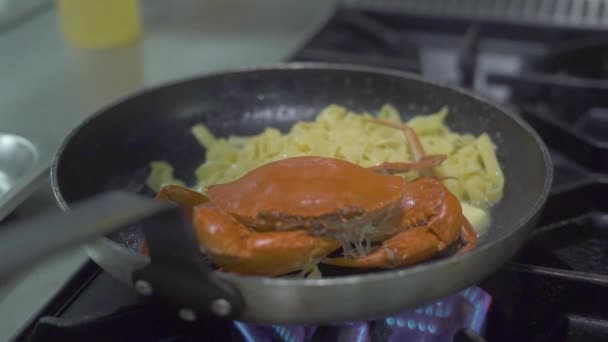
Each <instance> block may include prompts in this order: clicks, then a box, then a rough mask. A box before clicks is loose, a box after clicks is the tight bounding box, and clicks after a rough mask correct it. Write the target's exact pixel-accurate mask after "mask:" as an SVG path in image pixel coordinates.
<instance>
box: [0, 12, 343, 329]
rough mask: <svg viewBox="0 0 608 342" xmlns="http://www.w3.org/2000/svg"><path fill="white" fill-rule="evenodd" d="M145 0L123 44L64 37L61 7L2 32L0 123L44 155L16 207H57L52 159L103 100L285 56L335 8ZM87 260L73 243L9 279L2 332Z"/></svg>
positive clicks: (1, 304)
mask: <svg viewBox="0 0 608 342" xmlns="http://www.w3.org/2000/svg"><path fill="white" fill-rule="evenodd" d="M142 3H143V15H144V32H143V36H142V39H141V41H140V42H139V43H138V44H135V45H133V46H129V47H124V48H120V49H113V50H98V51H83V50H79V49H75V48H71V47H67V46H65V45H64V44H63V42H62V39H61V35H60V31H59V29H58V21H57V16H56V13H55V11H54V9H51V10H49V11H46V12H44V13H41V14H39V15H37V16H36V17H34V18H31V19H29V20H28V21H26V22H24V23H22V24H20V25H19V26H17V27H15V28H13V29H11V30H9V31H6V32H0V75H1V77H0V130H2V131H8V132H12V133H17V134H20V135H22V136H24V137H26V138H28V139H30V140H32V141H33V142H34V143H35V144H36V147H37V148H38V149H39V152H40V156H41V161H40V164H39V165H38V167H39V168H40V173H41V175H42V177H41V181H40V185H39V186H38V190H37V191H36V192H35V193H34V194H33V195H32V196H31V197H30V198H29V199H28V200H26V202H24V203H23V205H22V206H21V207H20V208H19V209H18V210H21V211H23V210H26V211H28V212H32V213H34V212H36V211H37V210H40V209H41V208H50V209H52V210H58V209H57V208H56V206H55V204H54V201H53V198H52V195H51V193H50V190H49V184H48V182H47V180H46V179H47V178H48V175H47V172H46V167H48V164H49V163H50V161H51V159H52V157H53V153H54V152H55V150H56V149H57V147H58V146H59V144H60V143H61V142H62V140H63V138H64V137H65V136H66V134H67V133H68V132H69V131H70V130H71V129H72V128H73V127H75V126H76V125H77V124H78V123H80V122H81V121H82V120H83V119H84V118H85V117H87V116H88V115H90V114H92V113H93V112H94V111H96V110H98V109H99V108H100V107H103V106H105V105H106V104H108V103H111V102H113V101H115V100H117V99H119V98H121V97H122V96H125V95H127V94H129V93H131V92H134V91H136V90H138V89H141V88H142V87H149V86H153V85H157V84H159V83H164V82H167V81H172V80H177V79H180V78H185V77H191V76H192V75H194V74H202V73H208V72H214V71H220V70H226V69H231V68H239V67H244V66H253V65H260V64H269V63H274V62H278V61H281V60H283V59H284V58H285V57H287V56H289V55H290V54H291V53H292V52H293V51H295V50H296V49H297V48H298V47H299V46H300V45H301V44H303V43H304V42H305V41H306V40H307V39H309V38H310V36H311V35H312V34H314V33H315V32H316V30H317V29H318V28H319V27H320V26H321V25H322V24H323V23H324V22H325V20H326V19H327V18H328V16H329V15H330V14H331V12H332V11H333V8H332V7H333V6H332V5H331V4H332V3H333V1H327V0H314V1H310V0H309V1H297V0H289V1H288V0H265V1H262V0H250V1H247V0H176V1H165V0H142ZM28 194H29V193H28ZM41 229H44V227H41ZM85 261H86V255H85V254H84V252H83V251H82V250H80V249H77V250H75V251H71V252H66V254H64V255H62V256H61V257H58V258H56V259H53V260H48V261H46V262H45V264H43V265H40V266H38V267H37V268H36V269H34V270H31V271H28V272H26V273H24V274H23V275H21V276H19V277H16V279H15V280H13V281H12V282H11V283H9V284H2V287H1V288H0V341H5V340H9V339H10V338H11V336H14V334H15V332H16V331H18V330H19V329H21V328H22V326H23V325H24V324H26V323H27V320H28V319H29V318H30V317H31V316H32V315H33V314H35V313H36V312H37V311H38V310H39V309H40V308H41V306H42V305H44V303H46V302H47V301H48V300H49V299H50V298H51V296H52V295H53V294H54V293H56V291H58V290H59V289H60V288H61V286H62V285H63V284H64V282H65V281H66V279H67V278H68V277H69V276H70V275H71V274H72V273H73V272H74V271H75V270H76V269H78V268H79V267H80V266H81V265H82V264H83V263H84V262H85Z"/></svg>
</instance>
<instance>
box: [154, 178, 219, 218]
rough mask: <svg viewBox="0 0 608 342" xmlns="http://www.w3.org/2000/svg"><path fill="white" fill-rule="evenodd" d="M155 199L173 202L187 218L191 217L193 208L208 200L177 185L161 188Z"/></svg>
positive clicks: (200, 194) (198, 193)
mask: <svg viewBox="0 0 608 342" xmlns="http://www.w3.org/2000/svg"><path fill="white" fill-rule="evenodd" d="M156 199H157V200H159V201H172V202H175V203H176V204H177V205H178V206H179V207H180V208H181V209H183V210H184V211H185V212H186V213H187V214H188V216H189V217H192V210H193V209H194V207H196V206H198V205H201V204H204V203H208V202H209V198H207V196H205V195H203V194H202V193H200V192H197V191H194V190H190V189H188V188H184V187H181V186H178V185H167V186H164V187H162V188H161V189H160V191H159V192H158V194H156Z"/></svg>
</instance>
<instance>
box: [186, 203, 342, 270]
mask: <svg viewBox="0 0 608 342" xmlns="http://www.w3.org/2000/svg"><path fill="white" fill-rule="evenodd" d="M194 225H195V227H196V232H197V235H198V238H199V241H200V242H201V245H202V246H203V248H204V249H205V252H206V254H207V256H208V257H209V258H210V259H211V261H213V263H214V264H215V265H217V266H218V267H220V268H221V269H223V270H225V271H229V272H234V273H240V274H249V275H263V276H278V275H283V274H286V273H290V272H294V271H300V270H302V269H303V268H304V267H306V266H308V265H310V264H315V263H317V262H319V261H320V260H321V259H322V258H324V257H326V256H327V255H329V254H330V253H331V252H333V251H334V250H336V249H338V248H339V247H340V246H341V245H340V243H339V242H338V241H337V240H334V239H331V238H327V237H322V236H313V235H311V234H309V233H308V232H307V231H306V230H304V229H298V230H288V231H270V232H256V231H254V230H252V229H251V228H249V227H247V226H245V225H243V224H242V223H240V222H238V221H237V220H236V219H235V218H233V217H232V216H230V215H228V214H226V213H225V212H223V211H222V210H220V209H219V208H217V207H215V206H213V204H206V205H202V206H199V207H197V208H196V209H195V210H194Z"/></svg>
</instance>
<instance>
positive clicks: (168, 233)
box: [132, 207, 243, 321]
mask: <svg viewBox="0 0 608 342" xmlns="http://www.w3.org/2000/svg"><path fill="white" fill-rule="evenodd" d="M175 208H176V209H175V210H170V211H164V212H162V213H160V214H159V215H155V216H154V217H149V218H146V219H144V220H143V221H142V226H143V231H144V235H145V237H146V243H147V245H148V253H149V255H150V263H149V264H148V265H146V266H145V267H143V268H141V269H138V270H136V271H135V272H133V275H132V280H133V283H134V284H135V288H136V289H137V291H138V292H139V293H140V294H142V295H145V296H149V297H156V298H155V299H156V300H159V301H161V302H165V303H168V304H169V305H170V306H175V304H178V305H179V307H178V308H177V313H178V315H179V317H180V318H182V319H183V320H185V321H195V320H197V318H198V317H199V316H203V315H208V314H212V315H215V316H219V317H222V318H230V319H235V318H238V316H239V315H240V313H241V311H242V309H243V300H242V298H241V297H240V295H239V293H238V292H237V291H236V290H235V289H234V288H232V287H231V286H229V285H228V284H225V283H224V282H222V281H219V280H218V279H217V278H216V277H214V276H213V274H212V272H211V269H210V268H209V267H208V266H207V265H206V263H205V262H204V260H203V253H201V251H200V248H199V245H198V244H197V242H196V241H197V238H196V234H195V232H194V229H193V228H192V225H191V222H190V221H189V220H188V219H187V218H186V216H185V215H183V214H182V212H181V211H180V210H179V209H177V207H175Z"/></svg>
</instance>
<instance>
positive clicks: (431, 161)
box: [367, 155, 446, 174]
mask: <svg viewBox="0 0 608 342" xmlns="http://www.w3.org/2000/svg"><path fill="white" fill-rule="evenodd" d="M445 159H446V156H444V155H436V156H425V157H423V158H422V159H421V160H420V161H419V162H413V163H399V162H385V163H382V164H380V165H376V166H372V167H368V168H367V169H368V170H371V171H374V172H378V173H381V174H395V173H404V172H409V171H422V170H428V169H430V168H432V167H435V166H438V165H439V164H441V163H442V162H443V161H444V160H445Z"/></svg>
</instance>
